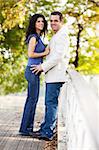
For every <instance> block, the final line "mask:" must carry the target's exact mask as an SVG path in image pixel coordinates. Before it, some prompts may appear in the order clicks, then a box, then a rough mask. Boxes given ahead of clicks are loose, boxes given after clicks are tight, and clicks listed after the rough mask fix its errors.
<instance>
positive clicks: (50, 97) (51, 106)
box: [40, 82, 63, 138]
mask: <svg viewBox="0 0 99 150" xmlns="http://www.w3.org/2000/svg"><path fill="white" fill-rule="evenodd" d="M62 85H63V82H62V83H61V82H60V83H46V93H45V118H44V122H43V123H42V124H41V128H40V133H41V135H42V136H46V137H48V138H50V137H52V136H53V130H54V129H55V126H56V119H57V107H58V96H59V93H60V88H61V87H62Z"/></svg>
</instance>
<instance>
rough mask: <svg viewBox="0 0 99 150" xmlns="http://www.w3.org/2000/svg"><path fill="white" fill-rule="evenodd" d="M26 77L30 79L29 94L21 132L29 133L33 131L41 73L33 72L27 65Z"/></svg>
mask: <svg viewBox="0 0 99 150" xmlns="http://www.w3.org/2000/svg"><path fill="white" fill-rule="evenodd" d="M25 78H26V80H27V81H28V94H27V99H26V103H25V107H24V112H23V117H22V122H21V126H20V130H19V132H24V133H28V132H29V131H33V125H34V116H35V109H36V105H37V101H38V96H39V75H35V74H33V73H32V71H31V70H30V67H29V66H27V68H26V71H25Z"/></svg>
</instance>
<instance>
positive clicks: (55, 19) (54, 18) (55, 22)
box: [50, 15, 62, 32]
mask: <svg viewBox="0 0 99 150" xmlns="http://www.w3.org/2000/svg"><path fill="white" fill-rule="evenodd" d="M50 24H51V28H52V30H53V31H54V32H57V31H58V30H59V29H60V28H61V26H62V21H61V20H60V18H59V15H51V17H50Z"/></svg>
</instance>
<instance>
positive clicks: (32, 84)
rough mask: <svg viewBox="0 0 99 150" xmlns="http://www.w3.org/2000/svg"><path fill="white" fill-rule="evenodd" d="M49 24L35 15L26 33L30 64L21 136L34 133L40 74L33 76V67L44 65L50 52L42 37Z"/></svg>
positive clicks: (27, 70)
mask: <svg viewBox="0 0 99 150" xmlns="http://www.w3.org/2000/svg"><path fill="white" fill-rule="evenodd" d="M46 31H47V22H46V20H45V18H44V16H43V15H42V14H35V15H33V16H32V17H31V18H30V22H29V26H28V30H27V33H26V43H27V44H28V64H27V67H26V70H25V78H26V80H27V81H28V93H27V99H26V103H25V107H24V112H23V117H22V122H21V126H20V130H19V132H20V134H21V135H30V133H31V132H33V125H34V116H35V109H36V105H37V101H38V96H39V86H40V79H39V76H40V74H37V75H35V74H33V73H32V71H31V70H30V68H31V65H33V64H34V65H37V64H40V63H42V61H43V57H44V56H46V55H47V54H48V53H49V50H48V49H47V48H46V50H45V45H44V44H43V42H42V40H41V38H40V36H41V35H43V34H44V35H45V32H46Z"/></svg>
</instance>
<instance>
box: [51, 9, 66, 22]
mask: <svg viewBox="0 0 99 150" xmlns="http://www.w3.org/2000/svg"><path fill="white" fill-rule="evenodd" d="M51 15H58V16H59V19H60V21H62V19H63V15H62V13H61V12H59V11H54V12H52V13H51Z"/></svg>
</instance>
